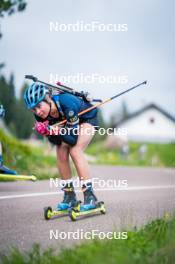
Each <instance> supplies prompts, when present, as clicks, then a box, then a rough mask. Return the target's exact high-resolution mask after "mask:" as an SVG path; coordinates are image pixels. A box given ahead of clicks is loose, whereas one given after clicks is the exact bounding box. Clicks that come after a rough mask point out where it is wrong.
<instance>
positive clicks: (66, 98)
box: [35, 93, 98, 146]
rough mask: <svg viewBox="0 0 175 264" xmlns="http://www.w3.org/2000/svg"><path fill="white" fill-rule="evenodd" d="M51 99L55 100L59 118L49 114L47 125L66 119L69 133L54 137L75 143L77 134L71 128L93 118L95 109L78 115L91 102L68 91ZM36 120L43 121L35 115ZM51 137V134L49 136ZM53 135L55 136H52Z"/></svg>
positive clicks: (89, 105)
mask: <svg viewBox="0 0 175 264" xmlns="http://www.w3.org/2000/svg"><path fill="white" fill-rule="evenodd" d="M52 100H53V101H54V102H55V105H56V107H57V109H58V112H59V118H53V117H51V116H48V117H47V120H49V125H53V124H54V123H57V122H59V121H62V120H63V119H67V123H66V126H65V127H67V128H69V134H65V135H59V136H56V137H60V138H61V140H62V141H64V142H66V143H67V144H69V145H72V146H73V145H75V144H76V142H77V139H78V135H76V134H75V133H73V129H72V130H70V128H76V127H78V125H79V124H81V123H84V122H86V121H87V120H89V119H93V118H95V117H96V116H97V112H98V110H97V109H93V110H91V111H90V112H87V113H85V114H83V115H82V116H80V117H78V113H79V112H81V111H83V110H85V109H87V108H89V107H91V106H92V104H91V103H89V102H85V101H84V100H83V98H80V97H77V96H74V95H72V94H69V93H61V94H58V95H54V96H52ZM35 118H36V120H37V121H40V122H42V121H45V120H43V119H41V118H40V117H38V116H36V115H35ZM49 137H53V136H49ZM54 137H55V136H54Z"/></svg>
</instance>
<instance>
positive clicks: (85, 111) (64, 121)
mask: <svg viewBox="0 0 175 264" xmlns="http://www.w3.org/2000/svg"><path fill="white" fill-rule="evenodd" d="M144 84H147V81H144V82H142V83H139V84H137V85H135V86H133V87H131V88H129V89H127V90H125V91H123V92H121V93H119V94H116V95H114V96H112V97H110V98H108V99H106V100H105V101H102V102H101V103H98V104H95V105H93V106H91V107H89V108H87V109H85V110H83V111H81V112H80V113H78V116H81V115H84V114H86V113H88V112H90V111H91V110H93V109H95V108H97V107H100V106H102V105H104V104H106V103H108V102H111V101H112V100H114V99H115V98H117V97H119V96H121V95H123V94H125V93H128V92H130V91H131V90H134V89H135V88H137V87H139V86H141V85H144ZM66 121H67V120H66V119H64V120H63V121H61V122H59V123H56V124H54V125H53V126H51V127H55V126H59V125H63V124H65V123H66Z"/></svg>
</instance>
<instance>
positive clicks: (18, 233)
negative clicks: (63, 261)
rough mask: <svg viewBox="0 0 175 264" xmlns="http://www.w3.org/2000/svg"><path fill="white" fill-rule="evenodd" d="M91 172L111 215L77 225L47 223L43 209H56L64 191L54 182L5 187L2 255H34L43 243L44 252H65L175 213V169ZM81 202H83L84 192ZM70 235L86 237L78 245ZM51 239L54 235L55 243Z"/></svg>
mask: <svg viewBox="0 0 175 264" xmlns="http://www.w3.org/2000/svg"><path fill="white" fill-rule="evenodd" d="M91 172H92V176H93V178H94V186H95V189H96V195H97V196H98V199H99V200H103V201H104V202H105V205H106V209H107V213H106V215H100V214H99V215H95V216H91V217H86V218H81V219H79V220H77V221H76V222H72V221H71V220H70V218H69V217H68V216H62V217H59V218H57V219H52V220H49V221H46V220H45V219H44V217H43V207H45V206H48V205H51V206H52V207H54V206H55V205H56V204H57V203H58V202H59V201H61V199H62V192H61V191H60V188H59V187H55V186H54V184H51V183H50V182H49V180H44V181H38V182H29V181H28V182H27V181H21V182H19V181H18V182H8V183H7V182H6V183H5V182H1V183H0V208H1V213H0V252H7V251H8V250H9V248H11V247H18V248H19V249H21V250H29V249H30V248H31V246H32V245H33V243H40V244H41V247H42V248H43V249H45V248H47V247H48V246H52V247H54V248H56V249H60V248H61V247H62V246H70V245H72V244H76V243H81V242H82V239H81V238H82V237H83V236H84V235H83V234H84V233H85V232H88V231H89V232H92V230H96V233H98V232H105V233H106V232H109V231H114V230H117V231H118V232H120V231H121V230H126V229H128V228H133V227H135V226H137V227H139V226H141V225H144V224H145V223H147V222H149V221H151V220H152V219H155V218H157V217H160V216H163V215H164V214H165V213H170V214H171V213H172V212H173V211H174V209H175V169H152V168H128V167H116V166H91ZM97 178H98V180H97ZM99 179H100V182H99ZM109 180H110V182H109ZM97 181H98V183H97ZM100 184H101V185H100ZM107 184H108V185H107ZM77 196H78V198H79V199H82V194H81V192H80V191H78V192H77ZM70 232H76V234H79V235H80V233H81V237H80V238H79V239H77V237H78V235H77V236H76V235H75V233H74V235H75V236H74V239H73V235H71V233H70ZM68 233H69V235H68ZM51 234H52V235H53V234H54V235H55V237H53V236H52V239H50V235H51ZM58 234H59V235H58ZM60 234H62V236H61V237H62V239H61V238H60ZM56 235H57V236H58V237H56ZM68 236H69V238H68Z"/></svg>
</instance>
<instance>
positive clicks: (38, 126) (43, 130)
mask: <svg viewBox="0 0 175 264" xmlns="http://www.w3.org/2000/svg"><path fill="white" fill-rule="evenodd" d="M48 125H49V121H48V120H46V121H44V122H36V123H35V126H34V129H35V130H36V131H37V132H38V133H39V134H40V135H43V136H48V135H49V134H50V132H49V127H48Z"/></svg>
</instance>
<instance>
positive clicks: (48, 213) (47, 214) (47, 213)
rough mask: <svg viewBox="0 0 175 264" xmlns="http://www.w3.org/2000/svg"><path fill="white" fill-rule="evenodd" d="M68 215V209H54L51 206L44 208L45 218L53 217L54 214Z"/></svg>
mask: <svg viewBox="0 0 175 264" xmlns="http://www.w3.org/2000/svg"><path fill="white" fill-rule="evenodd" d="M61 215H68V210H52V207H51V206H48V207H45V208H44V218H45V219H46V220H49V219H51V218H52V217H54V216H61Z"/></svg>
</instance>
